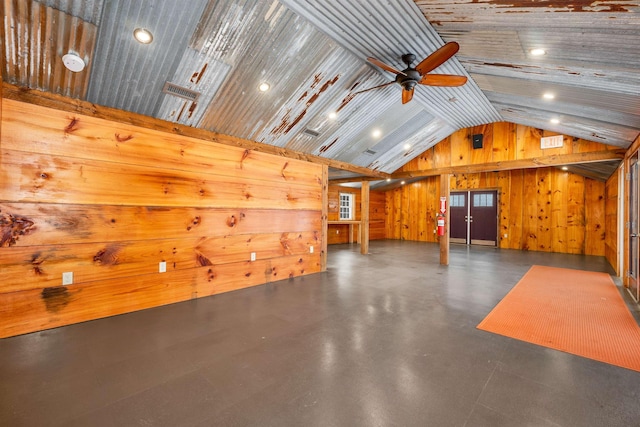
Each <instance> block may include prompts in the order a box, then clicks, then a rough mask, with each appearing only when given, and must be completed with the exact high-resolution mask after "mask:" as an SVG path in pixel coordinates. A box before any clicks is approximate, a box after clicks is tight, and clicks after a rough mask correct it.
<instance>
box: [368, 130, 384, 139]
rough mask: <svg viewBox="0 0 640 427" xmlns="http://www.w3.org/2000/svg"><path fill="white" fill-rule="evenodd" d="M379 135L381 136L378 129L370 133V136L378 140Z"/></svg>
mask: <svg viewBox="0 0 640 427" xmlns="http://www.w3.org/2000/svg"><path fill="white" fill-rule="evenodd" d="M380 135H382V131H381V130H380V129H374V130H373V132H371V136H373V137H374V138H380Z"/></svg>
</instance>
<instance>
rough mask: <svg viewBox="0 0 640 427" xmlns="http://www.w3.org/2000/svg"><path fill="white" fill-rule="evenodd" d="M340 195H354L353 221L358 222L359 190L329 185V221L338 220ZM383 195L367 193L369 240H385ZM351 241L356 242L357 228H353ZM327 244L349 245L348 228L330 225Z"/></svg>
mask: <svg viewBox="0 0 640 427" xmlns="http://www.w3.org/2000/svg"><path fill="white" fill-rule="evenodd" d="M340 193H352V194H354V195H355V199H354V200H355V204H356V206H355V212H354V214H355V220H358V221H359V220H360V217H361V216H360V202H361V192H360V189H359V188H351V187H343V186H340V185H329V211H328V216H329V221H338V220H339V219H340V212H339V207H340V198H339V195H340ZM384 209H385V193H384V192H382V191H371V192H370V193H369V240H380V239H384V238H385V234H386V233H385V213H384ZM353 233H354V234H353V241H354V242H357V241H358V236H357V233H358V227H357V226H354V227H353ZM327 242H328V244H330V245H335V244H341V243H349V226H348V225H339V224H337V225H336V224H330V225H329V227H328V231H327Z"/></svg>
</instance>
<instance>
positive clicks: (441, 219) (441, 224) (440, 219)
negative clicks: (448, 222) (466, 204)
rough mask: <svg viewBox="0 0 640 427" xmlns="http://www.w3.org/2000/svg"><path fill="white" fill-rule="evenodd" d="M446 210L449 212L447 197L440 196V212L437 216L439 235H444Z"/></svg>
mask: <svg viewBox="0 0 640 427" xmlns="http://www.w3.org/2000/svg"><path fill="white" fill-rule="evenodd" d="M446 212H447V198H446V197H440V212H439V213H438V216H437V217H436V220H437V224H438V236H444V219H445V216H444V215H445V213H446Z"/></svg>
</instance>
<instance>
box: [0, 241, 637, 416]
mask: <svg viewBox="0 0 640 427" xmlns="http://www.w3.org/2000/svg"><path fill="white" fill-rule="evenodd" d="M370 251H371V253H370V254H369V255H367V256H362V255H360V253H359V246H357V245H339V246H330V248H329V258H328V259H329V268H328V271H327V272H326V273H320V274H316V275H312V276H307V277H303V278H296V279H292V280H285V281H282V282H277V283H274V284H270V285H264V286H259V287H255V288H250V289H245V290H241V291H236V292H232V293H228V294H222V295H217V296H214V297H210V298H203V299H199V300H195V301H190V302H186V303H180V304H174V305H171V306H166V307H160V308H156V309H151V310H146V311H142V312H137V313H131V314H127V315H122V316H117V317H112V318H108V319H102V320H97V321H93V322H87V323H83V324H79V325H73V326H69V327H64V328H58V329H54V330H50V331H43V332H40V333H34V334H29V335H24V336H20V337H14V338H9V339H4V340H0V361H2V363H0V425H3V426H214V425H215V426H473V427H481V426H491V427H497V426H510V427H511V426H556V427H557V426H580V427H585V426H625V427H626V426H632V425H640V373H638V372H633V371H629V370H626V369H622V368H618V367H615V366H610V365H606V364H604V363H600V362H596V361H592V360H588V359H584V358H581V357H578V356H572V355H569V354H565V353H562V352H558V351H555V350H550V349H546V348H543V347H538V346H535V345H532V344H528V343H523V342H519V341H516V340H513V339H509V338H506V337H501V336H498V335H493V334H491V333H488V332H484V331H479V330H477V329H475V326H476V325H477V324H478V323H479V322H480V321H481V320H482V319H483V318H484V316H485V315H486V314H487V313H488V312H489V311H490V310H491V309H492V308H493V307H494V306H495V305H496V304H497V303H498V301H500V299H501V298H502V297H503V296H504V295H505V294H506V293H507V292H508V291H509V290H510V289H511V288H512V287H513V285H514V284H515V283H517V281H518V280H519V279H520V278H521V277H522V275H523V274H524V273H525V272H526V271H527V270H528V269H529V267H530V266H531V265H534V264H539V265H550V266H558V267H567V268H577V269H584V270H592V271H605V272H609V273H611V272H612V271H611V269H610V267H609V266H608V264H607V262H606V261H605V260H604V258H601V257H586V256H576V255H563V254H544V253H535V252H520V251H513V250H498V249H494V248H487V247H471V248H467V247H465V246H455V245H454V246H452V248H451V256H450V265H449V266H447V267H444V266H440V265H439V264H438V261H439V248H438V246H437V245H435V244H428V243H417V242H401V241H374V242H372V243H371V248H370ZM617 283H619V281H617ZM579 297H580V296H579V295H576V298H579ZM625 298H626V300H627V301H628V302H629V304H630V307H632V310H633V311H634V312H635V315H637V311H638V306H637V305H635V304H631V302H630V299H629V298H628V297H626V295H625Z"/></svg>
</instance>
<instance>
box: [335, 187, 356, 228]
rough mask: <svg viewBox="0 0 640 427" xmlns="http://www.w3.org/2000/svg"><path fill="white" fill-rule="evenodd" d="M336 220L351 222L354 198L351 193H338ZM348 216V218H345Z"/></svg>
mask: <svg viewBox="0 0 640 427" xmlns="http://www.w3.org/2000/svg"><path fill="white" fill-rule="evenodd" d="M338 200H339V203H338V218H339V219H340V221H352V220H353V218H354V216H353V211H354V209H353V205H354V204H355V197H354V194H353V193H340V194H339V195H338ZM347 215H348V217H347Z"/></svg>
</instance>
